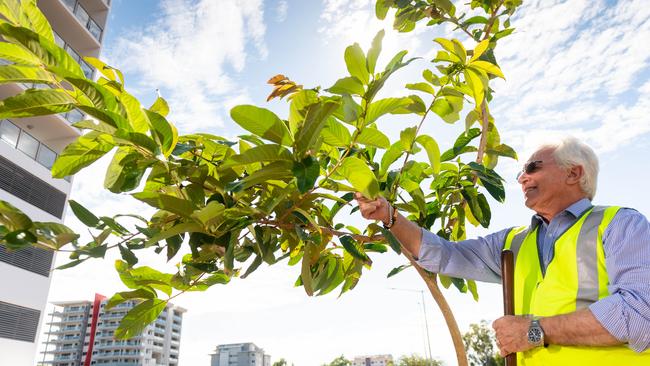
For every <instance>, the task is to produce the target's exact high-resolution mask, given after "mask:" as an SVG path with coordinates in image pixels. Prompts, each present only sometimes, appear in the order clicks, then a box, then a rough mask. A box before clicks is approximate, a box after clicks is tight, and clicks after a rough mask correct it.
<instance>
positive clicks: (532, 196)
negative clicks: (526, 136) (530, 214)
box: [518, 148, 569, 215]
mask: <svg viewBox="0 0 650 366" xmlns="http://www.w3.org/2000/svg"><path fill="white" fill-rule="evenodd" d="M552 153H553V149H550V148H549V149H542V150H539V151H537V152H535V153H534V154H533V155H531V157H530V159H528V162H527V163H530V162H533V161H541V163H537V169H536V170H535V171H533V172H530V173H526V172H523V173H522V174H521V176H520V177H519V179H518V181H519V184H521V189H522V190H523V192H524V199H525V200H526V206H527V207H528V208H530V209H532V210H534V211H535V212H537V213H539V214H542V215H543V214H545V213H549V212H552V213H554V212H555V210H556V209H557V208H556V207H555V206H556V205H557V204H558V203H559V202H562V201H563V199H562V198H563V195H565V194H566V193H567V189H568V188H569V186H568V184H567V170H566V169H562V168H560V167H559V166H558V165H557V164H556V163H555V160H554V159H553V155H552Z"/></svg>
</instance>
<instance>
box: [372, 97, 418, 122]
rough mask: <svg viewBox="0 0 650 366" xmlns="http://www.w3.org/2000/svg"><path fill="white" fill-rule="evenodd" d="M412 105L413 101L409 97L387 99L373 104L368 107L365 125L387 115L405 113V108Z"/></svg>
mask: <svg viewBox="0 0 650 366" xmlns="http://www.w3.org/2000/svg"><path fill="white" fill-rule="evenodd" d="M411 103H413V100H412V99H411V98H409V97H404V98H385V99H380V100H378V101H375V102H372V103H370V105H369V106H368V111H367V113H366V121H365V124H366V125H369V124H371V123H373V122H374V121H376V120H377V119H378V118H379V117H381V116H383V115H384V114H387V113H405V112H404V107H406V106H408V105H409V104H411Z"/></svg>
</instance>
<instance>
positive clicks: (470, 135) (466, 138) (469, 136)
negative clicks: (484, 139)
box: [440, 128, 481, 161]
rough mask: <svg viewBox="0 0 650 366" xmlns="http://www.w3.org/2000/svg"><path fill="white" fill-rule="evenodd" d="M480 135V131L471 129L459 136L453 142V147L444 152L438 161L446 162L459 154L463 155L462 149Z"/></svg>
mask: <svg viewBox="0 0 650 366" xmlns="http://www.w3.org/2000/svg"><path fill="white" fill-rule="evenodd" d="M480 135H481V130H480V129H478V128H471V129H470V130H469V131H467V132H465V133H462V134H460V136H458V138H457V139H456V142H454V147H453V148H451V149H449V150H447V151H445V153H444V154H443V155H442V156H441V157H440V160H442V161H447V160H451V159H453V158H455V157H456V156H458V155H459V154H461V153H463V152H464V151H463V148H464V147H465V146H467V144H469V143H470V142H471V141H472V140H474V139H475V138H477V137H478V136H480Z"/></svg>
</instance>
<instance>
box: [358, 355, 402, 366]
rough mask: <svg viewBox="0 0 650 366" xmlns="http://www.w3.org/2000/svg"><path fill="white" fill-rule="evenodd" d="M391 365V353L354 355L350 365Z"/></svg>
mask: <svg viewBox="0 0 650 366" xmlns="http://www.w3.org/2000/svg"><path fill="white" fill-rule="evenodd" d="M388 365H393V356H392V355H372V356H355V357H354V360H353V361H352V366H388Z"/></svg>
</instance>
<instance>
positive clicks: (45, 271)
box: [0, 245, 54, 277]
mask: <svg viewBox="0 0 650 366" xmlns="http://www.w3.org/2000/svg"><path fill="white" fill-rule="evenodd" d="M53 257H54V252H53V251H51V250H46V249H41V248H36V247H27V248H23V249H20V250H12V251H10V250H8V249H7V248H5V247H4V245H0V262H5V263H9V264H11V265H12V266H15V267H18V268H22V269H24V270H27V271H30V272H34V273H36V274H39V275H41V276H45V277H49V276H50V268H51V267H52V259H53Z"/></svg>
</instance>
